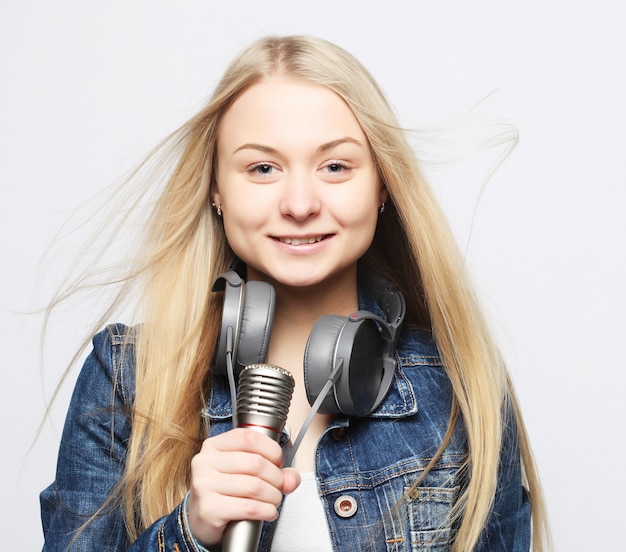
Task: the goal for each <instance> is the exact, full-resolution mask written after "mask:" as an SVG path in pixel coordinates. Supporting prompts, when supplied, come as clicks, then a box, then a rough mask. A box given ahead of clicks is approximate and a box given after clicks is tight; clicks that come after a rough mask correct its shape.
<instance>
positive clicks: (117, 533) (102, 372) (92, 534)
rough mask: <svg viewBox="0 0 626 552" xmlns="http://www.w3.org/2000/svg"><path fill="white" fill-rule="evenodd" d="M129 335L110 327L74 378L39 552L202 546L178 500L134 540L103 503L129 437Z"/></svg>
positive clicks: (165, 551)
mask: <svg viewBox="0 0 626 552" xmlns="http://www.w3.org/2000/svg"><path fill="white" fill-rule="evenodd" d="M127 332H128V329H127V328H125V327H124V326H121V325H115V326H109V327H108V328H106V329H105V330H104V331H102V332H100V333H99V334H98V335H96V336H95V337H94V339H93V350H92V352H91V354H90V355H89V356H88V358H87V359H86V361H85V363H84V365H83V368H82V370H81V372H80V374H79V376H78V380H77V382H76V386H75V388H74V392H73V395H72V399H71V402H70V406H69V410H68V414H67V418H66V421H65V426H64V429H63V435H62V437H61V445H60V449H59V457H58V461H57V470H56V479H55V481H54V482H53V483H52V484H51V485H50V486H49V487H47V488H46V489H45V490H44V491H43V492H42V493H41V495H40V501H41V518H42V525H43V532H44V545H43V551H44V552H57V551H58V552H61V551H65V550H71V551H76V552H78V551H92V550H98V551H101V552H121V551H129V552H139V551H145V552H189V551H200V552H202V550H203V549H202V547H200V546H197V544H196V543H195V541H194V539H193V537H192V536H191V533H190V531H189V528H188V523H187V516H186V512H185V508H184V505H185V503H184V501H183V502H182V503H181V504H180V505H179V506H178V507H177V508H176V509H175V510H174V511H173V512H172V513H170V514H169V515H168V516H165V517H163V518H161V519H159V520H157V521H156V522H155V523H154V524H153V525H152V526H150V527H149V528H148V529H147V530H146V531H144V532H143V533H142V534H141V535H140V536H139V538H138V539H137V540H136V541H135V542H134V543H132V545H131V544H130V543H129V541H128V536H127V531H126V527H125V524H124V516H123V512H122V508H121V506H120V503H119V501H117V502H111V503H107V499H108V497H109V496H110V495H111V493H112V491H113V490H114V489H115V487H116V485H117V484H118V482H119V481H120V479H121V477H122V474H123V470H124V460H125V457H126V452H127V446H128V440H129V437H130V412H131V405H132V401H133V396H134V349H133V347H132V346H125V345H124V337H123V336H124V335H125V334H126V333H127ZM103 506H104V508H103Z"/></svg>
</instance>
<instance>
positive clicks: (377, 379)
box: [304, 315, 384, 416]
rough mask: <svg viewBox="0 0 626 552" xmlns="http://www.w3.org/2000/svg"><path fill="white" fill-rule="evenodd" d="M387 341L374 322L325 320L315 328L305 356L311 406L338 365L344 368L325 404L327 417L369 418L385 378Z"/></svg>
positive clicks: (306, 379)
mask: <svg viewBox="0 0 626 552" xmlns="http://www.w3.org/2000/svg"><path fill="white" fill-rule="evenodd" d="M383 354H384V351H383V340H382V339H381V338H380V332H379V330H378V327H377V326H376V323H375V322H374V321H373V320H371V319H368V318H366V319H360V320H351V319H350V318H346V317H343V316H334V315H330V316H323V317H322V318H320V319H319V320H318V321H317V322H316V323H315V326H313V330H312V331H311V334H310V336H309V340H308V342H307V347H306V350H305V355H304V383H305V386H306V393H307V399H308V401H309V403H310V404H313V402H314V401H315V400H316V399H317V396H318V395H319V393H320V392H321V390H322V387H323V386H324V385H325V384H326V382H327V381H328V379H329V377H330V375H331V372H332V370H333V368H334V366H335V365H336V363H337V362H340V361H343V368H342V371H341V373H340V374H339V377H338V378H337V381H336V383H335V385H334V386H333V391H332V392H331V393H328V396H327V397H326V398H325V399H324V400H323V401H322V404H321V406H320V409H319V411H320V412H321V413H324V414H338V413H342V414H347V415H349V416H365V415H367V414H370V413H371V412H372V411H373V410H374V408H375V405H376V398H377V397H378V394H379V390H380V386H381V381H382V377H383V366H384V363H383Z"/></svg>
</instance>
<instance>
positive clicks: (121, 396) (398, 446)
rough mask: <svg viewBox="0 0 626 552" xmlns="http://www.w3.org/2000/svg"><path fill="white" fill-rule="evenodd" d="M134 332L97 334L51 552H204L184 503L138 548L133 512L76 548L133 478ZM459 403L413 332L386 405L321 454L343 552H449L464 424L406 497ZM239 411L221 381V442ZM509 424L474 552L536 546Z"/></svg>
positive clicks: (432, 349)
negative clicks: (129, 454)
mask: <svg viewBox="0 0 626 552" xmlns="http://www.w3.org/2000/svg"><path fill="white" fill-rule="evenodd" d="M360 302H361V305H360V308H363V309H368V310H378V309H377V306H376V305H375V304H371V301H370V300H368V299H367V298H363V297H360ZM368 303H369V304H368ZM127 332H128V328H126V327H124V326H122V325H113V326H109V327H108V328H107V329H105V330H104V331H102V332H100V333H99V334H97V335H96V336H95V337H94V339H93V351H92V352H91V354H90V356H89V357H88V358H87V360H86V361H85V364H84V366H83V369H82V371H81V373H80V375H79V377H78V381H77V383H76V387H75V390H74V394H73V397H72V400H71V403H70V407H69V412H68V415H67V420H66V423H65V428H64V431H63V436H62V440H61V446H60V452H59V459H58V466H57V473H56V480H55V481H54V483H52V484H51V485H50V486H49V487H48V488H46V489H45V490H44V491H43V492H42V493H41V514H42V523H43V530H44V535H45V544H44V547H43V550H44V551H45V552H57V551H59V552H60V551H62V550H66V549H67V547H68V545H70V543H71V544H72V545H71V550H85V551H87V550H89V551H91V550H98V551H100V552H113V551H115V552H120V551H124V550H128V551H129V552H131V551H132V552H137V551H145V552H190V551H200V552H202V551H204V550H205V549H204V548H203V547H202V546H200V545H199V543H197V541H195V539H194V538H193V536H192V534H191V532H190V529H189V525H188V521H187V514H186V502H185V500H182V501H181V503H180V505H179V506H178V507H177V508H176V509H175V510H174V511H173V512H171V513H170V514H169V515H167V516H164V517H163V518H161V519H159V520H157V521H156V522H155V523H153V524H152V525H151V526H150V527H149V528H148V529H147V530H145V531H144V532H143V533H142V534H141V535H140V536H139V538H138V539H137V540H136V541H135V542H133V543H132V544H131V543H130V542H129V541H128V537H127V534H126V529H125V526H124V519H123V514H122V510H121V508H119V507H116V506H115V505H113V506H112V507H111V508H109V509H108V510H106V511H105V512H104V513H103V514H102V515H100V516H97V517H96V518H95V519H94V520H93V521H92V522H91V523H90V524H88V525H87V527H86V529H84V530H83V531H82V532H80V533H79V536H78V538H77V539H76V540H75V541H74V542H72V539H73V537H74V535H75V533H76V530H77V529H78V528H79V527H81V526H82V525H83V524H84V523H85V522H86V521H87V520H88V519H89V517H90V516H91V515H92V514H93V513H94V512H95V511H97V510H98V508H99V507H100V506H101V505H102V504H103V502H104V501H105V500H106V497H107V496H108V495H109V494H110V492H111V491H112V490H113V488H114V487H115V485H116V483H117V482H118V481H119V479H120V477H121V475H122V472H123V468H124V457H125V454H126V447H127V444H128V440H129V436H130V429H131V428H130V411H131V408H132V403H133V396H134V355H133V351H132V348H131V350H130V353H128V352H127V353H126V354H125V355H123V356H122V355H121V351H122V347H123V343H124V335H125V333H127ZM450 404H451V386H450V382H449V380H448V377H447V376H446V373H445V371H444V369H443V367H442V365H441V361H440V359H439V355H438V352H437V348H436V346H435V344H434V342H433V339H432V336H431V335H430V334H429V333H427V332H422V331H416V330H411V329H406V328H405V329H404V330H403V332H402V335H401V338H400V341H399V344H398V347H397V363H396V371H395V375H394V382H393V384H392V387H391V389H390V391H389V393H388V395H387V397H386V398H385V400H384V401H383V403H382V404H381V405H380V406H379V407H378V409H377V410H376V411H375V412H374V413H373V414H371V415H369V416H366V417H362V418H350V417H346V416H342V415H339V416H336V417H335V418H334V420H333V421H332V422H331V424H330V425H329V426H328V428H327V429H326V431H325V432H324V433H323V435H322V436H321V438H320V440H319V442H318V444H317V447H316V451H315V473H316V479H317V486H318V490H319V494H320V497H321V499H322V502H323V505H324V510H325V513H326V519H327V523H328V531H329V535H330V540H331V542H332V545H333V549H334V550H335V551H341V552H344V551H345V552H353V551H356V550H358V551H366V550H368V551H370V550H371V551H377V552H378V551H381V552H382V551H386V552H391V551H395V552H402V551H413V552H415V551H419V550H428V551H430V552H440V551H445V550H449V549H450V547H451V545H452V543H453V541H454V535H455V531H454V527H451V525H450V523H449V522H448V521H447V516H448V513H449V511H450V508H451V507H452V505H453V504H454V502H455V501H456V499H457V497H458V496H459V493H460V491H461V490H462V488H463V486H464V484H465V483H466V482H465V481H464V479H463V477H462V474H461V472H460V467H461V465H462V463H463V460H464V458H465V456H466V454H467V442H466V437H465V432H464V429H463V425H462V423H459V424H458V425H457V427H456V428H455V431H454V433H453V436H452V440H451V442H450V444H449V445H448V446H447V447H446V449H445V451H444V453H443V455H442V456H441V458H440V459H439V460H438V461H437V462H436V463H435V465H434V467H433V469H431V471H430V472H429V473H428V475H427V476H426V477H425V479H424V480H423V482H422V483H421V485H420V486H419V488H418V489H416V490H413V491H411V492H410V493H409V495H408V496H406V493H407V491H409V489H411V485H412V483H413V482H414V481H415V480H416V479H417V478H418V477H419V476H420V474H421V473H422V472H423V470H424V468H425V466H426V465H427V464H428V462H429V460H430V459H431V458H432V456H433V454H434V453H435V451H436V450H437V449H438V447H439V445H440V443H441V441H442V438H443V436H444V434H445V432H446V428H447V423H448V418H449V414H450ZM231 414H232V409H231V403H230V395H229V392H228V385H227V383H226V382H225V381H224V380H222V379H221V378H218V377H216V378H215V379H214V382H213V385H212V390H211V393H210V396H209V398H208V401H207V407H206V412H205V415H207V416H208V417H209V419H210V421H211V424H210V433H211V435H215V434H218V433H221V432H224V431H227V430H228V429H230V428H231V425H232V419H231ZM507 421H508V423H507V424H506V425H507V432H506V434H505V436H504V442H503V447H502V452H501V460H500V472H499V478H498V487H497V492H496V496H495V501H494V506H493V510H492V512H491V514H490V517H489V519H488V523H487V525H486V527H485V529H484V530H483V533H482V535H481V538H480V540H479V543H478V545H477V547H476V548H475V550H476V551H479V552H486V551H491V552H498V551H501V552H526V551H528V550H529V549H530V505H529V502H528V498H527V495H526V492H525V490H524V489H523V487H522V483H521V473H520V472H521V470H520V458H519V451H518V447H517V440H516V434H515V426H514V424H513V423H512V422H511V421H510V420H507ZM283 437H285V436H283ZM282 441H283V444H286V441H287V439H286V438H283V439H282ZM402 497H405V499H404V500H400V499H401V498H402ZM303 515H306V513H303ZM270 525H271V524H267V523H266V524H264V526H263V532H262V536H261V545H260V548H259V550H263V551H267V550H269V549H268V546H269V540H270V537H269V535H270V533H271V528H270Z"/></svg>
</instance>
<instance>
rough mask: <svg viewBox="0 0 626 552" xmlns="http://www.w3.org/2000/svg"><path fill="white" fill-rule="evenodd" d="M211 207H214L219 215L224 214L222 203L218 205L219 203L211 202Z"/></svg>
mask: <svg viewBox="0 0 626 552" xmlns="http://www.w3.org/2000/svg"><path fill="white" fill-rule="evenodd" d="M211 207H213V208H214V209H215V212H216V214H217V216H218V217H221V216H222V206H221V205H218V204H217V203H211Z"/></svg>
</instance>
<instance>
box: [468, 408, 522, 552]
mask: <svg viewBox="0 0 626 552" xmlns="http://www.w3.org/2000/svg"><path fill="white" fill-rule="evenodd" d="M505 423H506V426H505V431H504V435H503V440H502V451H501V454H500V465H499V470H498V486H497V489H496V496H495V499H494V506H493V509H492V511H491V514H490V516H489V519H488V520H487V525H486V527H485V529H484V530H483V533H482V535H481V537H480V539H479V542H478V546H477V547H476V548H475V549H474V550H475V552H528V551H529V550H530V537H531V528H530V523H531V522H530V513H531V511H530V501H529V499H528V494H527V492H526V489H524V487H523V485H522V470H521V461H520V452H519V447H518V443H517V430H516V427H515V422H514V420H513V416H512V414H509V415H507V416H506V417H505Z"/></svg>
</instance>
